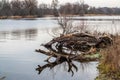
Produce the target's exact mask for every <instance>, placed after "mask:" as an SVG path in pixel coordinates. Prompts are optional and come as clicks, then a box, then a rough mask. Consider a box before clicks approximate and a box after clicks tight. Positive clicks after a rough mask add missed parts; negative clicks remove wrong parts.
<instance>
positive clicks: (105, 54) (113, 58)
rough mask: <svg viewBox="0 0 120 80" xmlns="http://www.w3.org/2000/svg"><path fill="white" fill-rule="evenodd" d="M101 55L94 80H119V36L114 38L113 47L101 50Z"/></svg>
mask: <svg viewBox="0 0 120 80" xmlns="http://www.w3.org/2000/svg"><path fill="white" fill-rule="evenodd" d="M101 54H102V59H101V60H100V64H99V66H98V69H99V76H98V77H97V78H96V80H120V36H116V37H115V38H114V40H113V45H112V46H110V47H108V48H107V49H105V50H102V51H101Z"/></svg>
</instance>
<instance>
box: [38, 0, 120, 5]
mask: <svg viewBox="0 0 120 80" xmlns="http://www.w3.org/2000/svg"><path fill="white" fill-rule="evenodd" d="M38 1H39V3H51V1H52V0H38ZM84 1H85V3H86V4H89V5H90V6H96V7H120V0H84ZM65 2H71V3H72V2H80V0H59V3H60V4H62V3H65Z"/></svg>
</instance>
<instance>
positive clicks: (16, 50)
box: [0, 19, 120, 80]
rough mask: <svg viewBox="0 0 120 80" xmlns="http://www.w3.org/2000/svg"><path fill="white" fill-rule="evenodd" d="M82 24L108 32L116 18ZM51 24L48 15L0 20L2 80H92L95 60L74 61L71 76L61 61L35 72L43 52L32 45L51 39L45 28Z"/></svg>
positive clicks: (52, 27)
mask: <svg viewBox="0 0 120 80" xmlns="http://www.w3.org/2000/svg"><path fill="white" fill-rule="evenodd" d="M78 22H79V21H76V22H75V23H78ZM85 24H86V25H87V26H89V28H90V29H91V30H93V27H95V28H94V29H96V30H99V31H103V32H104V31H110V32H112V33H114V32H115V31H116V30H117V31H118V32H119V25H120V23H119V21H115V22H112V21H85ZM55 26H57V22H56V21H55V20H49V19H37V20H33V21H32V20H30V21H29V20H28V21H26V20H0V78H3V77H4V76H5V79H4V80H61V79H62V80H94V78H95V77H96V76H97V73H98V71H97V69H96V66H97V62H91V63H87V64H81V63H77V62H75V64H76V65H77V67H78V68H79V70H78V71H77V72H75V74H74V76H73V77H72V76H71V73H68V72H67V66H66V64H65V63H63V64H61V65H58V66H56V67H55V68H54V69H52V70H49V69H45V70H44V71H43V72H42V73H41V74H40V75H38V74H37V72H36V71H35V68H36V67H37V65H44V64H45V62H44V59H46V57H47V56H45V55H42V54H39V53H36V52H35V49H38V48H39V47H40V44H42V43H46V42H48V41H49V40H50V39H52V36H50V35H49V34H48V32H47V31H50V30H52V29H54V28H55ZM96 27H97V28H96ZM113 27H116V28H113ZM82 65H83V66H82ZM83 68H84V69H83Z"/></svg>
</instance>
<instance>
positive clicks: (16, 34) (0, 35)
mask: <svg viewBox="0 0 120 80" xmlns="http://www.w3.org/2000/svg"><path fill="white" fill-rule="evenodd" d="M37 33H38V30H37V29H25V30H13V31H1V32H0V41H1V40H20V39H26V40H34V39H36V37H37Z"/></svg>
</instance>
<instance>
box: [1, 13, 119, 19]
mask: <svg viewBox="0 0 120 80" xmlns="http://www.w3.org/2000/svg"><path fill="white" fill-rule="evenodd" d="M62 16H67V17H83V16H80V15H62ZM84 16H120V15H105V14H85V15H84ZM42 17H43V18H44V17H55V16H54V15H44V16H42ZM36 18H41V17H39V16H34V15H28V16H0V19H28V20H29V19H30V20H34V19H36Z"/></svg>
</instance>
